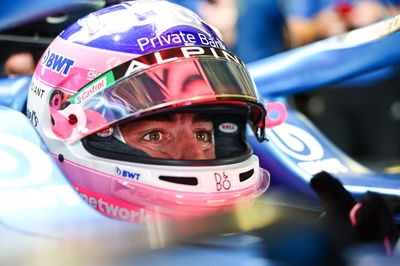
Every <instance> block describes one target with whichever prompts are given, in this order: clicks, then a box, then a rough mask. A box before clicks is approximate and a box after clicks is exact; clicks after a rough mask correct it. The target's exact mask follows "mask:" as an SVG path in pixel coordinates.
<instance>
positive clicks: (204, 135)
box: [195, 131, 211, 142]
mask: <svg viewBox="0 0 400 266" xmlns="http://www.w3.org/2000/svg"><path fill="white" fill-rule="evenodd" d="M195 135H196V139H197V140H198V141H202V142H211V133H210V132H208V131H200V132H196V134H195Z"/></svg>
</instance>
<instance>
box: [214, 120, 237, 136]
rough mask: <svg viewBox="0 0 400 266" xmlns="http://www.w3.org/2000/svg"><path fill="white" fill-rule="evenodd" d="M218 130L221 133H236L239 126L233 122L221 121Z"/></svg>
mask: <svg viewBox="0 0 400 266" xmlns="http://www.w3.org/2000/svg"><path fill="white" fill-rule="evenodd" d="M218 129H219V131H221V132H223V133H231V134H232V133H236V132H237V131H238V129H239V127H238V126H237V125H236V124H234V123H228V122H226V123H222V124H221V125H219V127H218Z"/></svg>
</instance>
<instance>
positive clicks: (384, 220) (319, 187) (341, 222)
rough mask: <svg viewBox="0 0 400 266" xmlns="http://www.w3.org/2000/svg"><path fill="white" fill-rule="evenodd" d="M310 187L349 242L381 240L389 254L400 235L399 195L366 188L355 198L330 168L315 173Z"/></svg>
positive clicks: (328, 219) (340, 232) (330, 222)
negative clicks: (397, 219)
mask: <svg viewBox="0 0 400 266" xmlns="http://www.w3.org/2000/svg"><path fill="white" fill-rule="evenodd" d="M311 187H312V188H313V189H314V191H315V192H316V193H317V194H318V196H319V198H320V200H321V202H322V204H323V206H324V209H325V212H326V217H325V218H326V220H327V223H328V224H329V226H332V227H333V228H332V230H336V232H337V233H338V234H341V235H342V238H343V239H344V240H345V242H346V243H348V244H352V243H379V245H381V247H382V248H384V250H385V251H386V254H391V252H392V249H393V247H394V245H395V243H396V242H397V240H398V237H399V232H398V229H397V228H396V224H395V221H394V214H395V213H399V209H400V208H399V206H400V198H399V197H396V196H387V195H383V194H378V193H374V192H367V193H365V194H364V195H362V197H361V198H360V199H359V201H358V202H356V200H355V199H354V198H353V196H352V195H351V194H350V193H349V192H348V191H347V190H346V189H345V188H344V187H343V185H342V184H341V183H340V182H339V180H337V179H336V178H334V177H332V176H331V175H330V174H328V173H327V172H321V173H318V174H316V175H315V176H314V177H313V178H312V179H311Z"/></svg>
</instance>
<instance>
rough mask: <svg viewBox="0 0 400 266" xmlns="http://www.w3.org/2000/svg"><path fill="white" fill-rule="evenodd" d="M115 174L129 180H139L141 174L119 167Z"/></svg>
mask: <svg viewBox="0 0 400 266" xmlns="http://www.w3.org/2000/svg"><path fill="white" fill-rule="evenodd" d="M115 173H116V174H117V175H119V176H123V177H127V178H129V179H136V180H139V176H140V174H139V173H132V172H131V171H127V170H123V169H120V168H119V167H116V168H115Z"/></svg>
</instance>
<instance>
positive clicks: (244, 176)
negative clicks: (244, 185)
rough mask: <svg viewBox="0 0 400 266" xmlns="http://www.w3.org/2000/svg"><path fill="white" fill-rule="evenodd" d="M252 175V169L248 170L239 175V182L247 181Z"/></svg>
mask: <svg viewBox="0 0 400 266" xmlns="http://www.w3.org/2000/svg"><path fill="white" fill-rule="evenodd" d="M253 174H254V168H253V169H251V170H249V171H247V172H243V173H241V174H239V180H240V182H243V181H246V180H247V179H249V178H250V177H252V176H253Z"/></svg>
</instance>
